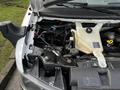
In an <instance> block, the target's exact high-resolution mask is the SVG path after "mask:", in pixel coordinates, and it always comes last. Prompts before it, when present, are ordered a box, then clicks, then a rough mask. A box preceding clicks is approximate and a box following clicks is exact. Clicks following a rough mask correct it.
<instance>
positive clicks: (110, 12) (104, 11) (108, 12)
mask: <svg viewBox="0 0 120 90" xmlns="http://www.w3.org/2000/svg"><path fill="white" fill-rule="evenodd" d="M82 8H85V9H90V10H94V11H97V12H101V13H106V14H113V15H116V16H120V13H117V12H113V11H110V10H108V9H105V8H94V7H88V6H82Z"/></svg>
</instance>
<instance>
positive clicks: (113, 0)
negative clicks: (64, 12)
mask: <svg viewBox="0 0 120 90" xmlns="http://www.w3.org/2000/svg"><path fill="white" fill-rule="evenodd" d="M68 3H87V4H88V5H115V6H116V5H120V0H68Z"/></svg>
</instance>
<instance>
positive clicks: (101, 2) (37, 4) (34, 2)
mask: <svg viewBox="0 0 120 90" xmlns="http://www.w3.org/2000/svg"><path fill="white" fill-rule="evenodd" d="M64 2H69V3H83V4H87V5H90V6H91V5H92V6H109V7H111V6H115V7H119V6H120V0H31V1H30V4H31V7H32V9H33V11H34V12H38V11H39V10H40V9H41V8H43V7H45V6H51V5H54V4H56V3H64Z"/></svg>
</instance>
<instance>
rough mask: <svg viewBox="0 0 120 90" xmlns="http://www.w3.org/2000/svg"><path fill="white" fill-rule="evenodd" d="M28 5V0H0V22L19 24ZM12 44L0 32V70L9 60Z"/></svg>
mask: <svg viewBox="0 0 120 90" xmlns="http://www.w3.org/2000/svg"><path fill="white" fill-rule="evenodd" d="M27 6H28V0H0V22H2V21H12V22H13V23H14V24H16V25H18V26H20V24H21V22H22V19H23V17H24V14H25V11H26V9H27ZM12 50H13V46H12V44H11V43H10V42H9V41H8V40H6V39H5V38H4V37H3V36H2V34H1V33H0V71H1V70H2V69H3V68H4V66H5V65H6V63H7V62H8V61H9V56H10V54H11V52H12Z"/></svg>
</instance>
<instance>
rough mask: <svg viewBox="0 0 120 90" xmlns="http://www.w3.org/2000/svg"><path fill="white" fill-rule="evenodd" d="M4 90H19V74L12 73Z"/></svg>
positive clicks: (16, 72)
mask: <svg viewBox="0 0 120 90" xmlns="http://www.w3.org/2000/svg"><path fill="white" fill-rule="evenodd" d="M5 90H21V87H20V74H19V72H18V71H17V70H15V72H14V73H13V76H12V78H11V80H10V81H9V83H8V85H7V87H6V89H5Z"/></svg>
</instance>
